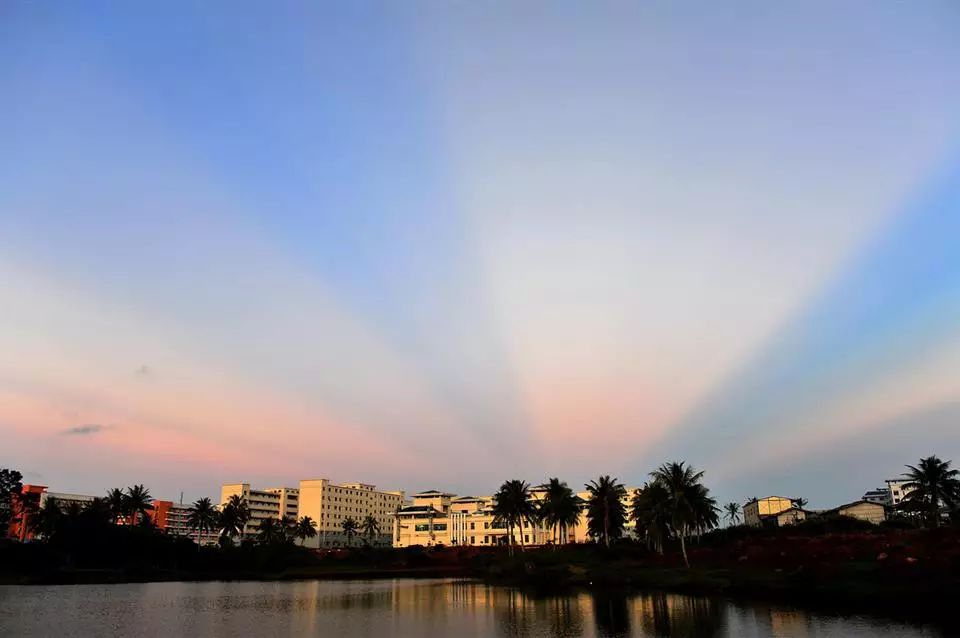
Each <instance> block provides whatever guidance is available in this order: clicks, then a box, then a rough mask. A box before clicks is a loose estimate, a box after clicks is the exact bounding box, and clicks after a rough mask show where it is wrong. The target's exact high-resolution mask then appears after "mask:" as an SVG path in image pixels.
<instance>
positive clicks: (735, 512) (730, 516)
mask: <svg viewBox="0 0 960 638" xmlns="http://www.w3.org/2000/svg"><path fill="white" fill-rule="evenodd" d="M723 509H724V511H725V512H726V519H727V522H728V523H729V524H730V525H731V526H732V525H736V524H738V523H739V522H740V504H739V503H727V504H726V505H724V506H723Z"/></svg>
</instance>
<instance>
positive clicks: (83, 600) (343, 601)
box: [0, 579, 944, 638]
mask: <svg viewBox="0 0 960 638" xmlns="http://www.w3.org/2000/svg"><path fill="white" fill-rule="evenodd" d="M0 635H2V636H56V637H57V638H70V637H73V636H77V637H81V636H82V637H84V638H90V637H93V636H147V637H152V636H164V637H166V638H170V637H177V636H222V637H223V638H239V637H242V636H270V637H271V638H274V637H281V636H331V637H337V638H351V637H354V636H358V637H359V636H363V637H368V636H369V637H372V638H383V637H384V636H405V637H406V636H409V637H412V638H419V637H421V636H424V637H441V636H457V637H464V638H466V637H470V636H515V637H518V638H520V637H525V636H529V637H531V638H532V637H538V636H570V637H572V636H746V637H749V636H758V637H759V636H782V637H788V636H789V637H791V638H793V637H804V636H810V637H813V636H816V637H818V638H831V637H837V638H852V637H857V636H881V637H884V636H891V637H893V636H897V637H898V638H905V637H906V638H909V637H913V636H941V635H944V634H942V633H940V632H939V631H938V630H937V629H936V628H934V627H930V626H920V625H911V624H903V623H899V622H893V621H889V620H884V619H878V618H872V617H867V616H856V615H829V614H819V613H813V612H807V611H801V610H798V609H792V608H789V607H785V606H777V605H769V604H755V603H742V602H731V601H729V600H725V599H723V598H713V597H703V596H685V595H677V594H630V595H624V594H619V595H618V594H611V593H604V592H580V593H574V594H570V595H562V596H553V597H534V596H531V595H528V594H525V593H522V592H519V591H517V590H513V589H509V588H505V587H495V586H490V585H485V584H482V583H477V582H473V581H461V580H446V579H438V580H414V579H395V580H373V581H369V580H368V581H336V580H333V581H285V582H202V583H198V582H179V583H146V584H122V585H57V586H25V587H14V586H4V587H0Z"/></svg>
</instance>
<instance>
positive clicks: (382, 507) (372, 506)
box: [298, 479, 404, 547]
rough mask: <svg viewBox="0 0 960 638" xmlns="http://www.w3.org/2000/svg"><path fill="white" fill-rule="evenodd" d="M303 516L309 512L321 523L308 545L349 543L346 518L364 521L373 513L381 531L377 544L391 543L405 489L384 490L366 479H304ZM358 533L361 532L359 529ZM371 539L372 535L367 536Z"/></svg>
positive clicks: (302, 489)
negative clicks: (346, 534) (348, 481)
mask: <svg viewBox="0 0 960 638" xmlns="http://www.w3.org/2000/svg"><path fill="white" fill-rule="evenodd" d="M299 492H300V495H299V514H298V515H299V516H300V517H303V516H309V517H310V518H312V519H313V520H314V522H316V524H317V532H318V533H317V537H316V538H308V539H306V541H305V543H304V544H305V545H306V546H307V547H336V546H339V545H343V544H345V543H346V541H347V538H346V536H345V535H344V533H343V522H344V521H345V520H346V519H348V518H352V519H353V520H355V521H356V522H357V523H360V524H362V523H363V521H364V519H366V517H367V516H373V518H374V519H376V521H377V524H378V525H379V527H380V533H379V534H378V535H377V536H375V537H374V538H373V539H372V543H373V544H375V545H389V544H390V539H391V534H392V530H393V516H394V513H395V512H396V511H397V509H399V508H400V507H401V506H402V505H403V499H404V493H403V492H400V491H397V492H382V491H379V490H377V489H376V487H375V486H374V485H369V484H366V483H346V484H343V485H337V484H336V483H331V482H330V481H329V480H328V479H311V480H304V481H300V490H299ZM358 533H361V532H360V531H359V530H358ZM366 540H367V541H370V540H371V539H369V538H367V539H366Z"/></svg>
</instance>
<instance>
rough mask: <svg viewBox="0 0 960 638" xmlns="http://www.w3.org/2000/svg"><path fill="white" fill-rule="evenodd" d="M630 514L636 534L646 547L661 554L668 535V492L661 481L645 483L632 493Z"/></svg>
mask: <svg viewBox="0 0 960 638" xmlns="http://www.w3.org/2000/svg"><path fill="white" fill-rule="evenodd" d="M631 510H632V511H631V515H632V517H633V520H634V521H635V524H636V529H637V536H638V537H640V538H643V539H644V540H645V541H646V543H647V548H648V549H653V550H656V551H657V552H658V553H660V554H663V545H664V541H666V539H667V538H669V536H670V494H669V492H667V488H665V487H664V486H663V484H662V483H659V482H657V481H654V482H653V483H647V484H645V485H644V486H643V487H642V488H640V489H639V490H637V491H636V492H634V493H633V499H632V501H631Z"/></svg>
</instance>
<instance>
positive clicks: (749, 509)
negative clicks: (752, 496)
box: [743, 496, 802, 527]
mask: <svg viewBox="0 0 960 638" xmlns="http://www.w3.org/2000/svg"><path fill="white" fill-rule="evenodd" d="M790 509H797V508H796V507H795V505H794V503H793V499H790V498H785V497H783V496H767V497H766V498H759V499H756V500H752V501H750V502H748V503H747V504H746V505H744V506H743V522H744V524H745V525H751V526H753V527H760V526H761V525H779V524H780V521H779V520H778V519H777V515H778V514H780V513H782V512H786V511H787V510H790ZM799 511H802V510H799ZM791 519H792V520H791ZM785 520H790V521H791V522H797V520H796V519H795V518H794V517H791V516H788V518H787V519H785ZM800 520H802V519H800Z"/></svg>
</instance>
